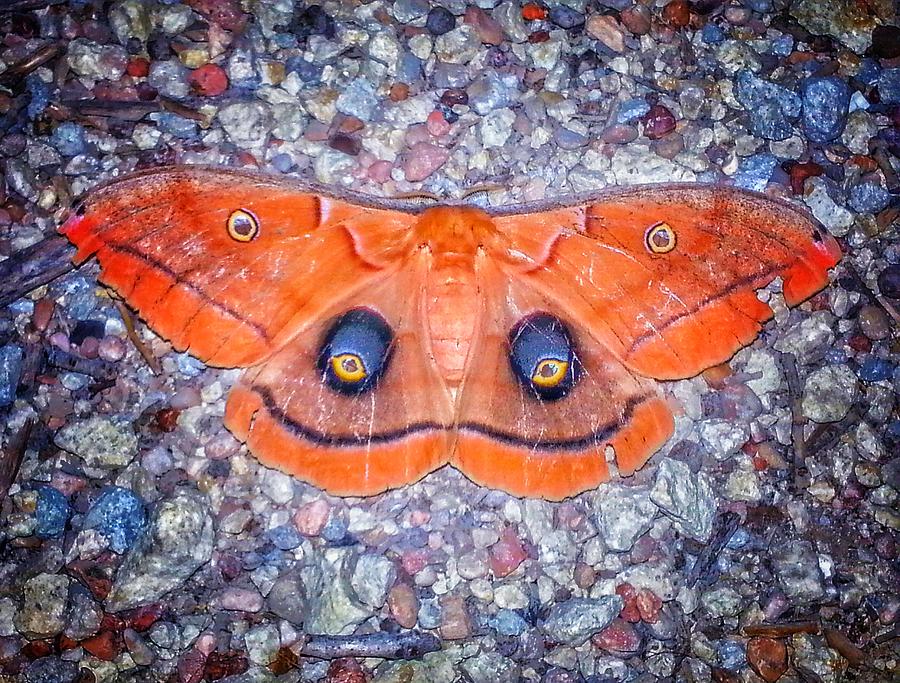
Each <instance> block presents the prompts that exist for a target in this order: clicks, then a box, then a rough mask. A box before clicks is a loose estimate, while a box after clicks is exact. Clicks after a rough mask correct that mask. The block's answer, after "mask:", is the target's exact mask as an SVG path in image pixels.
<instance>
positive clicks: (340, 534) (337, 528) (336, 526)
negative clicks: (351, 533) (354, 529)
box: [321, 515, 347, 543]
mask: <svg viewBox="0 0 900 683" xmlns="http://www.w3.org/2000/svg"><path fill="white" fill-rule="evenodd" d="M321 536H322V538H324V539H325V540H326V541H328V542H329V543H340V542H341V541H343V540H344V538H345V537H346V536H347V523H346V522H345V521H344V520H343V519H341V518H340V517H338V516H336V515H332V516H331V517H329V518H328V522H327V523H326V524H325V526H324V527H323V528H322V533H321Z"/></svg>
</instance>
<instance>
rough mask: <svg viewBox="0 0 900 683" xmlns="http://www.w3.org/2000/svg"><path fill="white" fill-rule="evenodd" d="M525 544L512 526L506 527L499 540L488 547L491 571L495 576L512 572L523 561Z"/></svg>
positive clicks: (500, 576) (525, 554)
mask: <svg viewBox="0 0 900 683" xmlns="http://www.w3.org/2000/svg"><path fill="white" fill-rule="evenodd" d="M526 557H528V554H527V553H526V552H525V546H524V545H523V544H522V541H521V540H520V539H519V537H518V536H517V535H516V532H515V530H514V529H513V528H512V527H506V528H505V529H504V530H503V533H501V534H500V540H499V541H497V542H496V543H495V544H494V545H492V546H491V548H490V559H491V571H492V572H493V573H494V576H495V577H497V578H502V577H504V576H508V575H510V574H512V573H513V572H514V571H515V570H516V568H517V567H518V566H519V565H520V564H522V562H524V561H525V558H526Z"/></svg>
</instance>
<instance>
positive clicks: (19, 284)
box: [0, 237, 75, 306]
mask: <svg viewBox="0 0 900 683" xmlns="http://www.w3.org/2000/svg"><path fill="white" fill-rule="evenodd" d="M74 252H75V249H74V247H72V245H71V244H69V240H67V239H66V238H65V237H48V238H47V239H45V240H42V241H40V242H38V243H37V244H32V245H31V246H30V247H26V248H25V249H23V250H22V251H20V252H17V253H16V254H13V255H12V256H10V257H9V258H8V259H6V260H5V261H0V306H6V305H8V304H11V303H12V302H13V301H15V300H16V299H19V298H21V297H23V296H25V295H26V294H28V292H30V291H31V290H32V289H35V288H37V287H40V286H41V285H46V284H47V283H48V282H51V281H53V280H55V279H56V278H58V277H59V276H60V275H63V274H64V273H68V272H69V271H70V270H72V268H73V267H74V266H73V265H72V254H73V253H74Z"/></svg>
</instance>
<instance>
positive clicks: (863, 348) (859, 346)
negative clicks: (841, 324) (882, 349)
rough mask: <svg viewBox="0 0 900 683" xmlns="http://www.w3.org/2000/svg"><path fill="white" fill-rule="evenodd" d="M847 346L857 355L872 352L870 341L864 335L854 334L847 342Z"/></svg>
mask: <svg viewBox="0 0 900 683" xmlns="http://www.w3.org/2000/svg"><path fill="white" fill-rule="evenodd" d="M847 346H849V347H850V348H851V349H853V350H854V351H856V352H859V353H868V352H869V351H871V350H872V340H871V339H869V338H868V337H867V336H865V335H864V334H854V335H853V336H852V337H850V339H848V340H847Z"/></svg>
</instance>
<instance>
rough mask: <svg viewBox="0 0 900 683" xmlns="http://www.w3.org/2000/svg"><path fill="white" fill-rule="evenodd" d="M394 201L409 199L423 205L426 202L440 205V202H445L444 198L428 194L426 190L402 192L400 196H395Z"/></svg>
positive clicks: (431, 193)
mask: <svg viewBox="0 0 900 683" xmlns="http://www.w3.org/2000/svg"><path fill="white" fill-rule="evenodd" d="M394 199H401V200H402V199H409V200H412V201H415V202H419V203H422V204H425V203H426V202H434V203H435V204H439V203H440V202H443V201H444V198H443V197H440V196H438V195H436V194H434V193H433V192H426V191H425V190H414V191H412V192H400V193H399V194H395V195H394Z"/></svg>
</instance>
